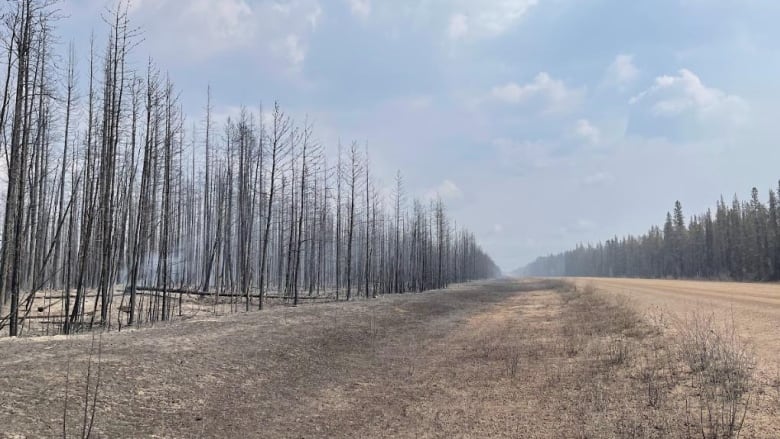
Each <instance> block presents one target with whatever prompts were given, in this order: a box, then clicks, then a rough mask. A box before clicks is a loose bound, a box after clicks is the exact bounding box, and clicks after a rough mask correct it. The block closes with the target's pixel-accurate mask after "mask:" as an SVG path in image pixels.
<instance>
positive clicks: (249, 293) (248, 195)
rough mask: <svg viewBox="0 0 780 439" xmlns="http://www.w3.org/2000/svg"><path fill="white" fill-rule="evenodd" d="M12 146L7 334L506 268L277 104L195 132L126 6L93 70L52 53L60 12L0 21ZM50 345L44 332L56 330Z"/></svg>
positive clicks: (17, 8)
mask: <svg viewBox="0 0 780 439" xmlns="http://www.w3.org/2000/svg"><path fill="white" fill-rule="evenodd" d="M0 8H2V30H1V31H0V32H1V33H0V37H2V42H3V46H2V49H1V50H2V51H1V52H0V57H2V59H3V61H4V65H3V67H4V69H3V70H4V72H3V73H4V77H3V82H2V86H3V88H2V102H0V142H2V151H3V153H4V155H5V161H4V163H3V165H4V168H5V170H6V171H7V172H6V174H7V184H6V188H5V189H6V192H5V204H4V208H3V210H2V246H1V247H0V329H2V328H4V327H7V330H8V331H9V332H8V333H9V334H10V335H11V336H15V335H19V333H20V331H21V329H22V328H24V323H25V320H28V319H30V318H32V317H31V316H30V315H31V313H33V312H34V309H37V312H41V310H42V309H45V310H46V312H47V313H49V314H53V315H52V316H51V317H50V318H49V319H48V322H47V323H48V324H49V325H50V328H51V332H50V333H57V332H62V333H71V332H74V331H78V330H82V329H85V328H92V327H95V326H97V327H110V326H111V325H112V324H115V325H120V326H121V325H134V324H135V325H137V324H141V323H142V322H153V321H160V320H169V319H171V318H173V317H174V316H175V315H177V313H181V309H182V300H183V296H185V295H189V296H194V297H199V298H204V297H206V298H212V300H215V301H229V303H230V304H231V309H232V310H234V311H238V310H250V309H262V308H263V306H264V303H265V302H266V299H267V297H269V296H270V295H274V297H281V298H285V299H287V300H289V301H290V302H292V303H294V304H297V303H298V301H299V300H300V299H301V298H302V297H309V296H320V295H330V296H332V297H333V298H334V299H336V300H350V299H352V298H353V297H355V296H358V295H360V296H364V297H375V296H376V295H378V294H388V293H401V292H408V291H423V290H428V289H434V288H442V287H446V286H447V285H449V284H451V283H453V282H465V281H469V280H474V279H481V278H486V277H492V276H495V275H497V274H498V272H499V270H498V269H497V267H496V265H495V264H494V263H493V261H492V260H491V258H490V257H489V256H488V255H487V254H486V253H485V252H484V251H483V250H482V249H481V247H480V246H479V245H478V243H477V242H476V238H475V236H474V235H473V234H472V233H471V232H469V231H468V230H465V229H463V228H459V227H457V226H456V224H455V223H454V221H453V220H452V219H451V218H450V215H449V214H448V213H447V209H446V207H445V206H444V204H443V203H442V201H441V200H433V201H430V200H412V201H411V203H409V202H408V200H407V197H406V194H405V191H404V184H403V178H402V176H401V173H400V172H399V173H398V175H397V177H396V180H395V182H394V185H393V186H394V187H393V190H392V191H391V192H392V194H391V195H388V196H386V195H384V192H385V191H384V190H383V188H382V187H380V185H379V184H378V183H377V181H376V178H375V177H374V176H373V175H372V172H371V166H370V160H369V151H368V150H367V148H363V147H361V145H359V144H358V143H357V142H352V143H351V144H349V145H348V146H347V147H346V148H343V147H342V146H340V145H339V148H338V155H337V156H336V157H335V158H334V157H327V156H326V154H325V153H324V151H323V147H322V145H321V144H320V143H319V142H318V141H317V140H316V137H315V135H314V132H313V127H312V124H311V123H309V122H308V121H303V122H300V121H295V120H293V118H292V117H291V116H290V115H289V114H287V113H286V112H285V111H284V110H283V109H282V107H281V106H280V105H279V104H275V105H274V106H273V107H272V108H270V109H269V111H268V112H263V111H259V112H254V113H253V112H251V111H249V110H246V109H244V110H242V111H241V112H240V114H238V115H236V116H234V117H232V118H230V119H228V120H227V121H224V122H219V121H215V119H214V110H213V108H214V107H213V105H212V96H211V90H210V89H209V90H208V92H207V93H204V94H205V99H204V100H205V101H206V102H207V103H206V115H205V120H201V121H198V122H195V123H192V124H190V123H188V122H187V120H186V117H185V114H184V111H183V108H182V105H181V102H180V98H179V96H180V94H179V93H180V92H179V91H178V90H177V89H176V87H175V85H174V83H173V80H172V79H171V78H170V77H169V75H167V74H164V73H163V72H162V71H161V70H160V68H159V67H157V66H156V65H155V64H154V63H153V62H152V61H149V62H148V63H145V65H143V66H140V68H139V67H137V66H133V65H132V62H131V61H130V60H129V58H130V57H129V53H130V51H131V50H132V49H133V48H135V47H137V45H138V42H139V41H140V37H139V33H138V31H137V30H136V29H135V28H133V27H132V26H131V25H130V22H129V17H128V4H127V3H121V4H120V6H118V7H116V8H114V9H113V10H111V11H110V13H109V14H106V16H107V17H108V18H106V19H105V20H104V21H105V22H106V23H107V25H108V30H109V32H108V37H107V38H106V39H105V40H103V41H102V42H98V41H96V39H95V38H94V37H93V39H92V42H91V45H90V47H89V49H88V53H87V58H88V62H87V64H86V65H79V63H78V62H77V60H78V59H79V55H77V54H78V50H77V48H76V47H74V45H73V44H71V45H70V46H69V48H68V50H67V54H66V56H64V57H63V56H61V55H59V54H58V53H57V50H56V49H57V47H58V45H57V43H56V37H55V34H54V31H55V27H54V25H55V24H56V22H57V20H58V17H57V4H56V2H55V1H51V0H19V1H15V2H6V3H5V4H4V5H3V6H2V7H0ZM47 332H48V331H47Z"/></svg>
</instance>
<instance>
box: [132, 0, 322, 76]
mask: <svg viewBox="0 0 780 439" xmlns="http://www.w3.org/2000/svg"><path fill="white" fill-rule="evenodd" d="M131 14H133V17H134V19H136V20H138V21H139V22H140V23H142V25H143V31H144V33H145V34H146V39H147V40H149V41H154V42H155V45H154V46H153V47H151V48H152V49H153V51H154V52H156V53H155V56H156V57H159V58H161V59H170V58H178V59H184V60H187V61H191V60H195V61H203V60H207V59H210V58H212V57H214V56H218V55H222V54H226V53H238V52H241V51H248V50H251V51H252V53H254V54H255V56H257V57H258V59H263V58H268V57H270V58H271V59H270V61H269V64H276V63H278V61H279V60H280V59H281V60H284V61H286V62H287V63H288V64H289V65H288V66H293V67H295V66H298V65H299V64H301V63H302V62H303V61H304V60H305V58H306V52H307V47H308V44H307V42H308V39H309V37H310V36H311V34H313V33H314V32H315V31H316V29H317V25H318V23H319V19H320V17H321V15H322V8H321V7H320V4H319V1H318V0H289V1H285V2H277V1H272V0H259V1H249V0H189V1H186V2H180V1H175V0H156V1H146V0H144V1H140V2H136V3H135V4H134V7H133V9H132V10H131Z"/></svg>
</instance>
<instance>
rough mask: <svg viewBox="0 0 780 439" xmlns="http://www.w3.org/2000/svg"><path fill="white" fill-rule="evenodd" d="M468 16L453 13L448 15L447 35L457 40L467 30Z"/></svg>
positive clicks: (466, 32)
mask: <svg viewBox="0 0 780 439" xmlns="http://www.w3.org/2000/svg"><path fill="white" fill-rule="evenodd" d="M468 20H469V18H468V17H467V16H465V15H463V14H460V13H458V14H453V15H452V17H450V25H449V28H448V29H447V35H448V36H449V37H450V38H451V39H453V40H457V39H459V38H461V37H463V36H465V35H466V34H468V32H469V22H468Z"/></svg>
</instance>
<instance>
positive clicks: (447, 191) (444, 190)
mask: <svg viewBox="0 0 780 439" xmlns="http://www.w3.org/2000/svg"><path fill="white" fill-rule="evenodd" d="M426 198H428V199H430V200H435V199H437V198H441V199H442V200H444V201H452V200H459V199H461V198H463V191H461V190H460V188H459V187H458V185H457V184H455V182H453V181H452V180H449V179H447V180H444V181H442V182H441V183H439V185H438V186H436V187H434V188H431V189H429V190H428V191H427V192H426Z"/></svg>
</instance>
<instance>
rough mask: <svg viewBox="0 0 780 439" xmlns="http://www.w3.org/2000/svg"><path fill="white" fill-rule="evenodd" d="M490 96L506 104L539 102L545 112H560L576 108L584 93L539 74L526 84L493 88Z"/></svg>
mask: <svg viewBox="0 0 780 439" xmlns="http://www.w3.org/2000/svg"><path fill="white" fill-rule="evenodd" d="M490 94H491V96H492V97H493V99H495V100H498V101H501V102H504V103H507V104H523V103H527V102H531V101H539V102H540V103H541V104H542V105H544V106H545V111H546V112H562V111H568V110H571V109H573V108H574V107H576V106H577V105H578V104H579V103H580V101H581V100H582V97H583V94H584V91H583V90H581V89H571V88H569V87H567V86H566V84H565V83H564V82H563V81H561V80H559V79H554V78H552V77H551V76H550V75H549V74H547V73H546V72H541V73H539V74H538V75H536V77H535V78H534V80H533V81H531V82H529V83H527V84H523V85H518V84H517V83H515V82H509V83H507V84H505V85H501V86H497V87H493V89H492V90H491V93H490Z"/></svg>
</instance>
